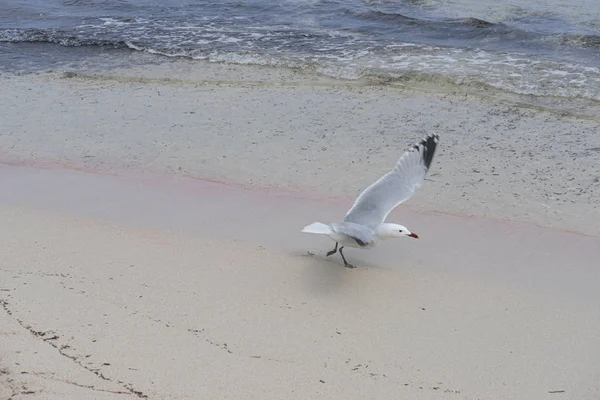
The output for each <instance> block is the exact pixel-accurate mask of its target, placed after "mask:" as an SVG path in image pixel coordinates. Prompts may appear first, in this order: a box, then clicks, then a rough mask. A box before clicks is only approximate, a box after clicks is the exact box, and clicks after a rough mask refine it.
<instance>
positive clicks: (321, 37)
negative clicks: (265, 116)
mask: <svg viewBox="0 0 600 400" xmlns="http://www.w3.org/2000/svg"><path fill="white" fill-rule="evenodd" d="M517 3H522V4H521V5H520V6H516V5H515V4H517ZM131 52H144V53H146V54H154V55H156V56H155V57H156V59H157V60H158V59H159V58H160V57H165V56H168V57H186V58H190V59H199V60H209V61H221V62H223V61H225V62H232V63H240V64H261V65H272V66H282V67H297V68H303V69H307V70H312V71H315V72H318V73H323V74H327V75H330V76H334V77H342V78H349V79H358V78H361V77H364V76H380V77H385V78H389V79H419V80H428V79H429V80H439V79H440V78H443V79H446V80H449V81H451V82H453V83H458V84H485V85H488V86H493V87H497V88H500V89H505V90H509V91H514V92H518V93H530V94H537V95H550V96H565V97H583V98H591V99H596V100H600V1H595V0H594V1H591V0H574V1H570V2H569V1H561V0H547V1H541V0H531V1H525V0H521V1H519V2H515V1H506V0H499V1H492V0H484V1H481V2H477V4H476V5H474V4H473V2H472V1H468V0H453V1H441V0H438V1H436V0H405V1H401V0H380V1H376V0H347V1H291V0H290V1H279V2H272V1H267V0H251V1H230V0H224V1H214V0H212V1H173V0H164V1H150V0H117V1H99V0H91V1H78V0H64V1H57V0H46V1H42V0H33V1H31V0H4V1H2V2H0V69H1V70H4V71H34V70H39V69H69V68H77V67H81V65H86V62H87V63H88V64H89V63H90V62H91V61H90V60H93V63H94V65H96V66H98V65H99V64H100V66H102V64H105V66H106V67H107V68H108V67H110V66H111V65H118V64H119V63H121V64H123V63H125V64H126V63H127V62H131V60H132V58H131V57H128V53H131ZM144 60H146V61H148V58H144Z"/></svg>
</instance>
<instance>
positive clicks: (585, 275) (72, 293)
mask: <svg viewBox="0 0 600 400" xmlns="http://www.w3.org/2000/svg"><path fill="white" fill-rule="evenodd" d="M0 181H1V182H2V184H3V188H4V190H2V191H1V192H0V204H1V206H0V211H1V212H0V241H1V242H2V243H3V247H2V249H3V250H2V259H1V260H2V261H1V262H2V264H1V268H0V282H1V285H0V290H1V292H0V293H1V297H2V299H3V300H4V301H5V304H4V308H5V310H6V311H7V312H10V316H8V315H2V316H1V317H0V318H2V320H0V322H1V323H2V324H1V325H0V326H2V330H1V332H2V336H7V337H8V338H9V339H10V340H2V341H1V342H0V343H1V344H0V346H1V347H0V363H1V365H2V368H3V369H4V370H5V371H6V372H7V373H5V374H4V375H0V379H5V380H6V379H10V380H11V382H10V384H7V385H5V386H4V388H8V389H4V390H5V392H7V393H8V390H11V391H13V392H15V393H18V392H31V391H32V392H34V393H33V394H27V395H22V396H19V395H15V396H13V397H12V398H13V399H20V398H24V399H25V398H27V399H30V398H33V399H35V398H38V399H53V398H56V399H80V398H97V399H120V398H138V397H139V396H148V398H150V399H199V398H211V399H242V398H243V399H307V398H323V399H373V398H378V399H392V398H408V399H580V400H581V399H584V400H587V399H589V400H592V399H597V398H598V396H600V385H599V384H598V382H600V364H599V363H598V362H597V361H598V359H600V346H599V345H598V332H600V318H599V317H600V310H599V308H598V304H600V293H599V292H598V290H597V282H598V281H599V279H600V269H599V268H598V267H597V254H598V252H597V250H598V248H600V239H599V238H595V237H589V236H582V235H578V234H573V233H566V232H560V231H557V230H552V229H547V228H538V227H534V226H531V225H524V224H516V223H511V222H498V221H496V222H494V221H486V220H482V219H478V218H466V217H454V216H450V215H444V214H436V213H426V212H415V211H410V210H408V209H406V208H404V207H403V208H400V209H398V210H397V211H396V212H394V213H393V214H392V216H391V219H392V220H395V221H399V222H405V223H406V225H407V226H409V227H411V229H413V230H414V231H416V232H419V234H420V235H421V239H420V240H411V239H406V240H399V241H394V242H389V243H386V244H384V245H383V246H382V247H381V248H379V249H377V250H373V251H369V252H364V251H363V252H361V251H359V250H349V251H348V252H347V255H348V257H350V258H351V259H352V260H353V261H354V262H356V263H357V264H359V265H360V266H361V267H360V268H358V269H356V270H349V269H346V268H343V267H342V266H341V263H340V260H339V259H336V258H334V259H332V260H328V259H325V257H324V256H323V254H324V252H325V251H326V250H328V249H329V248H330V247H331V245H332V244H333V242H331V241H329V240H328V239H326V238H322V237H315V236H309V235H304V234H301V233H300V232H299V231H300V229H301V227H302V226H303V224H305V223H307V222H312V221H313V220H324V221H328V220H331V219H336V218H339V217H341V216H342V215H343V212H344V211H345V207H347V206H348V204H347V202H345V201H334V200H309V199H304V198H301V197H297V196H294V195H289V194H284V193H281V192H277V191H273V192H270V193H269V192H260V191H254V190H244V189H241V188H236V187H231V186H224V185H221V184H216V183H207V182H201V181H193V180H187V179H181V178H177V179H171V178H161V177H160V176H142V177H129V178H127V177H124V178H119V177H114V176H109V175H94V174H87V173H83V172H76V171H68V170H39V169H35V168H24V167H8V166H3V167H0ZM223 220H224V221H225V224H223ZM307 250H308V251H310V252H312V253H315V254H316V255H315V256H310V255H309V254H308V253H307ZM17 320H18V321H19V322H18V323H17V322H15V321H17ZM28 331H30V332H38V336H36V337H33V336H32V335H31V334H30V333H29V332H28ZM55 336H56V337H55ZM23 372H26V373H25V374H23ZM98 375H101V376H102V377H103V378H99V377H98ZM0 382H2V381H0ZM66 382H71V384H68V383H66ZM74 384H76V385H78V386H75V385H74ZM84 386H90V387H91V388H89V389H85V388H84ZM100 389H101V390H104V391H101V392H99V391H98V390H100ZM83 390H87V392H83ZM133 391H135V392H138V393H141V394H137V395H136V394H133ZM556 391H559V392H560V393H551V392H556ZM111 392H127V393H128V394H115V393H111ZM0 393H2V392H0Z"/></svg>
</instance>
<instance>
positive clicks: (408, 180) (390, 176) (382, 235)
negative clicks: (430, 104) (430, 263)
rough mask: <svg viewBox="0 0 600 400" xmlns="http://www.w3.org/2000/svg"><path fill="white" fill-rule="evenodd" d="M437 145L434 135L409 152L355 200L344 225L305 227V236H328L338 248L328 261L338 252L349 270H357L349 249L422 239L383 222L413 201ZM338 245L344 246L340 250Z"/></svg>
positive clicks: (328, 254) (317, 224) (312, 225)
mask: <svg viewBox="0 0 600 400" xmlns="http://www.w3.org/2000/svg"><path fill="white" fill-rule="evenodd" d="M438 141H439V135H438V134H436V133H431V134H429V135H427V136H426V137H425V138H423V139H422V140H421V141H420V142H418V143H416V144H414V145H412V146H410V147H409V148H408V149H406V151H405V152H404V154H402V156H401V157H400V159H399V160H398V162H397V163H396V166H395V167H394V169H393V170H391V171H390V172H388V173H387V174H385V175H383V176H382V177H381V178H379V180H377V181H376V182H375V183H373V184H372V185H371V186H369V187H368V188H366V189H365V190H364V191H363V192H362V193H361V194H360V195H359V196H358V197H357V198H356V201H355V202H354V204H353V205H352V208H350V210H349V211H348V212H347V213H346V216H345V217H344V221H343V222H334V223H331V224H323V223H321V222H314V223H312V224H310V225H308V226H306V227H304V229H302V232H304V233H314V234H318V235H327V236H329V238H330V239H331V240H333V241H334V242H335V248H334V249H333V250H331V251H329V252H327V257H329V256H331V255H333V254H335V253H336V252H338V251H339V252H340V255H341V256H342V260H344V266H346V267H348V268H355V266H354V265H352V264H350V263H348V261H346V257H344V253H342V250H343V249H344V247H346V246H349V247H354V248H358V249H371V248H373V247H376V246H378V245H379V244H380V243H381V242H382V241H383V240H385V239H390V238H399V237H405V236H407V237H411V238H415V239H418V238H419V236H417V234H416V233H413V232H411V231H409V230H408V229H407V228H406V227H405V226H403V225H398V224H392V223H386V222H383V221H385V218H386V217H387V216H388V214H389V213H390V212H391V211H392V210H393V209H394V208H396V207H397V206H398V205H399V204H400V203H403V202H405V201H406V200H408V199H410V198H411V197H412V196H413V194H414V193H415V192H416V191H417V189H418V188H419V187H420V186H421V185H422V184H423V182H424V181H425V175H426V174H427V171H428V170H429V167H430V166H431V162H432V161H433V155H434V154H435V149H436V147H437V144H438ZM338 245H341V247H340V248H339V250H338Z"/></svg>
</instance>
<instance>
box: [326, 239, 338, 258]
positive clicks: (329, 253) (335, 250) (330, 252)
mask: <svg viewBox="0 0 600 400" xmlns="http://www.w3.org/2000/svg"><path fill="white" fill-rule="evenodd" d="M337 246H338V242H335V249H333V250H331V251H328V252H327V257H329V256H331V255H333V254H335V253H336V252H337V251H338V250H337Z"/></svg>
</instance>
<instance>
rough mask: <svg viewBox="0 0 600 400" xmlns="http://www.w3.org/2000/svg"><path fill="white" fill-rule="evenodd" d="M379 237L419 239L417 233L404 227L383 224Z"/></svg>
mask: <svg viewBox="0 0 600 400" xmlns="http://www.w3.org/2000/svg"><path fill="white" fill-rule="evenodd" d="M379 236H381V237H383V238H386V239H388V238H398V237H404V236H408V237H411V238H415V239H418V238H419V236H417V234H416V233H413V232H411V231H409V230H408V229H407V228H406V227H405V226H404V225H399V224H381V226H380V227H379Z"/></svg>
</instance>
